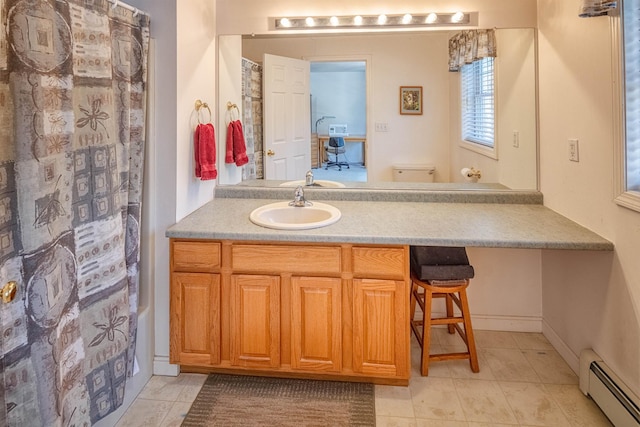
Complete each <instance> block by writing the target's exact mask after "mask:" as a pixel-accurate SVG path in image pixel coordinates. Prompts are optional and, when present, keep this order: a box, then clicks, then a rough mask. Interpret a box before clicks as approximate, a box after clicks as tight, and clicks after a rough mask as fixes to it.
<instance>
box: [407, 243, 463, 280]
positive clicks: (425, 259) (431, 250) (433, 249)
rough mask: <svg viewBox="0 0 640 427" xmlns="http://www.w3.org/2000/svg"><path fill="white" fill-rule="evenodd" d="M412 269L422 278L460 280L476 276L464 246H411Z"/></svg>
mask: <svg viewBox="0 0 640 427" xmlns="http://www.w3.org/2000/svg"><path fill="white" fill-rule="evenodd" d="M411 271H412V272H413V274H414V275H415V276H417V277H418V279H420V280H460V279H471V278H472V277H473V276H474V273H475V272H474V270H473V266H471V265H470V264H469V258H467V251H466V250H465V248H464V247H448V246H411Z"/></svg>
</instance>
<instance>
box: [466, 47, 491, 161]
mask: <svg viewBox="0 0 640 427" xmlns="http://www.w3.org/2000/svg"><path fill="white" fill-rule="evenodd" d="M493 62H494V58H482V59H480V60H477V61H474V62H473V63H471V64H467V65H464V66H462V68H461V69H460V78H461V93H462V102H461V105H462V139H463V140H464V141H467V142H471V143H475V144H480V145H481V146H483V147H487V148H490V149H493V148H494V147H495V125H494V124H495V103H494V98H495V96H494V71H493V70H494V67H493Z"/></svg>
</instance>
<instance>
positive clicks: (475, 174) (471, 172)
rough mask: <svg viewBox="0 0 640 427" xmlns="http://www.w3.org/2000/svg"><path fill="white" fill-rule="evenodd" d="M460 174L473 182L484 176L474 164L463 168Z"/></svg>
mask: <svg viewBox="0 0 640 427" xmlns="http://www.w3.org/2000/svg"><path fill="white" fill-rule="evenodd" d="M460 174H461V175H462V176H464V177H465V178H466V179H467V180H469V181H472V182H477V181H478V180H479V179H480V178H482V173H481V172H480V171H479V170H478V169H476V168H474V167H473V166H472V167H470V168H462V170H461V171H460Z"/></svg>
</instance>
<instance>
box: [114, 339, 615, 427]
mask: <svg viewBox="0 0 640 427" xmlns="http://www.w3.org/2000/svg"><path fill="white" fill-rule="evenodd" d="M475 334H476V346H477V347H478V353H479V362H480V372H479V373H477V374H474V373H472V372H471V370H470V369H469V362H468V361H466V360H460V361H445V362H434V363H432V364H431V365H430V367H429V376H428V377H421V376H420V348H419V346H418V344H417V342H416V341H415V338H413V337H412V343H411V345H412V348H411V356H412V357H411V359H412V360H411V365H412V372H411V381H410V384H409V387H392V386H376V418H377V426H378V427H384V426H415V427H422V426H438V427H458V426H467V427H480V426H503V425H504V426H510V425H521V426H553V427H561V426H576V427H577V426H579V427H587V426H611V423H609V421H608V420H607V418H606V417H605V416H604V415H603V414H602V412H601V411H600V409H599V408H598V407H597V406H596V405H595V404H594V403H593V402H592V401H591V400H590V399H588V398H587V397H585V396H584V395H583V394H582V393H581V392H580V390H579V389H578V378H577V377H576V375H575V374H574V373H573V371H572V370H571V369H570V368H569V366H568V365H567V364H566V363H565V362H564V360H563V359H562V358H561V357H560V355H559V354H558V353H557V352H556V351H555V350H554V349H553V347H552V346H551V345H550V344H549V342H548V341H547V340H546V339H545V338H544V337H543V336H542V334H537V333H520V332H492V331H475ZM460 345H461V341H460V339H459V337H457V336H455V335H449V334H447V332H446V330H445V329H436V330H434V332H433V334H432V352H440V351H455V350H454V348H456V347H459V346H460ZM204 380H205V376H204V375H198V374H181V375H179V376H178V377H153V378H151V380H150V381H149V383H148V384H147V385H146V387H145V388H144V390H143V391H142V392H141V393H140V395H139V396H138V397H137V399H136V400H135V402H134V403H133V405H132V406H131V408H129V410H128V411H127V412H126V413H125V415H124V416H123V417H122V418H121V419H120V421H119V422H118V424H117V427H140V426H153V427H156V426H162V427H168V426H179V425H180V423H181V422H182V418H183V417H184V416H185V414H186V413H187V411H188V410H189V407H190V405H191V403H192V402H193V400H194V399H195V397H196V395H197V394H198V391H199V390H200V387H201V386H202V383H203V382H204Z"/></svg>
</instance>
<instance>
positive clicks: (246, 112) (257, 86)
mask: <svg viewBox="0 0 640 427" xmlns="http://www.w3.org/2000/svg"><path fill="white" fill-rule="evenodd" d="M242 102H243V106H242V114H243V117H242V121H243V123H244V133H245V140H246V142H247V155H248V157H249V163H248V164H247V165H246V166H245V167H244V169H243V173H242V180H243V181H244V180H247V179H256V178H263V177H264V173H263V165H262V163H263V162H262V161H263V158H262V66H261V65H260V64H256V63H255V62H253V61H251V60H249V59H246V58H242Z"/></svg>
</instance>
